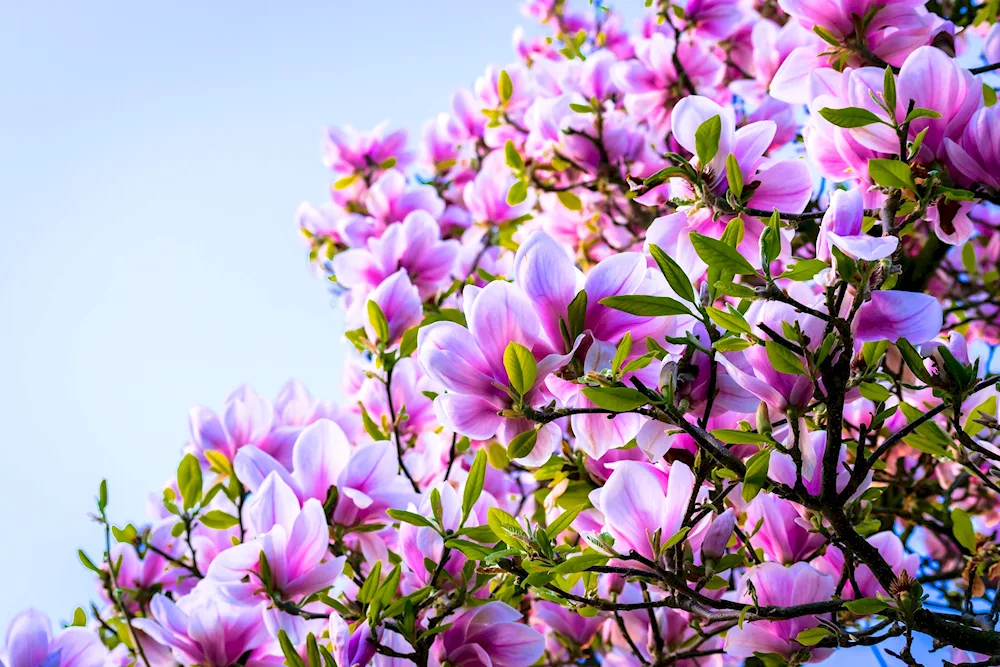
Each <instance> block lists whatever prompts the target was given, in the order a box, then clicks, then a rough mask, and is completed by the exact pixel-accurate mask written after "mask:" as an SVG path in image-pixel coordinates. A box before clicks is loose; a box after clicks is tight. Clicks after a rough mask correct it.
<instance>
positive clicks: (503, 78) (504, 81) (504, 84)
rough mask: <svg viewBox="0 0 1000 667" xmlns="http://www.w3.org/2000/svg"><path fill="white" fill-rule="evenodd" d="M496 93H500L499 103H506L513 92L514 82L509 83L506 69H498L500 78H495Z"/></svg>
mask: <svg viewBox="0 0 1000 667" xmlns="http://www.w3.org/2000/svg"><path fill="white" fill-rule="evenodd" d="M497 93H499V95H500V103H501V104H507V102H509V101H510V96H511V95H513V94H514V84H513V83H511V80H510V75H509V74H507V70H505V69H502V70H500V78H499V79H498V80H497Z"/></svg>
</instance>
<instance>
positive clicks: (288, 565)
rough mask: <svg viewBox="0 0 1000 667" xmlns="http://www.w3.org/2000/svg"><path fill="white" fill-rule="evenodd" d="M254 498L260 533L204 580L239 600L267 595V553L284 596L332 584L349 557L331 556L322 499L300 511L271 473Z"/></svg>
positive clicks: (218, 561) (224, 556) (220, 560)
mask: <svg viewBox="0 0 1000 667" xmlns="http://www.w3.org/2000/svg"><path fill="white" fill-rule="evenodd" d="M269 487H271V488H269ZM272 489H273V491H272ZM251 503H255V505H254V506H253V507H252V508H249V509H248V511H247V514H248V516H251V517H255V518H256V517H261V516H263V517H264V520H263V521H260V520H259V519H256V523H257V525H256V526H255V527H256V532H257V537H256V538H255V539H253V540H250V541H248V542H244V543H242V544H238V545H236V546H234V547H232V548H231V549H227V550H226V551H224V552H223V553H221V554H219V556H217V557H216V558H215V560H213V561H212V564H211V566H209V568H208V573H207V575H206V579H205V580H204V582H203V583H202V584H201V585H204V583H205V582H208V583H210V584H212V585H213V586H216V587H217V588H218V590H219V591H221V592H222V594H223V595H225V596H226V597H227V598H228V599H230V600H232V601H233V602H236V603H239V604H253V603H254V601H258V600H259V601H263V600H267V599H268V597H267V596H266V595H265V594H264V593H263V591H261V581H260V578H259V577H260V571H259V567H258V563H259V561H260V558H261V556H262V555H263V556H264V557H265V558H266V559H267V563H268V566H269V568H270V570H271V582H272V586H273V590H275V591H277V594H278V595H280V596H282V598H283V599H287V600H293V599H299V598H302V597H305V596H307V595H311V594H313V593H315V592H317V591H321V590H323V589H325V588H329V587H330V586H331V585H333V582H334V581H335V580H336V579H337V577H339V576H340V573H341V572H342V571H343V568H344V557H343V556H338V557H336V558H331V557H329V555H328V553H327V546H328V544H329V541H330V532H329V529H328V527H327V523H326V513H325V512H324V511H323V504H322V503H321V502H320V501H318V500H316V499H315V498H310V499H309V500H307V501H305V503H304V504H303V505H302V508H301V510H299V509H298V507H297V505H298V500H297V499H296V498H295V492H294V491H292V489H291V488H290V487H289V486H288V485H287V484H285V482H283V481H282V480H281V478H280V477H279V476H278V474H277V473H271V474H270V475H268V477H267V479H265V480H264V484H263V485H262V487H261V489H260V490H259V491H258V494H257V495H255V496H254V498H253V499H252V500H251ZM248 504H249V503H248ZM272 521H273V523H272V525H270V526H268V525H267V523H270V522H272ZM265 528H266V531H265V532H261V530H262V529H265Z"/></svg>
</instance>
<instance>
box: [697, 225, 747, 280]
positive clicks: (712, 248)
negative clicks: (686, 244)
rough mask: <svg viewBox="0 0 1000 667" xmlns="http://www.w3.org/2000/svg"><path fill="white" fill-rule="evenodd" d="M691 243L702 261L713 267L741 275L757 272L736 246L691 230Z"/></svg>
mask: <svg viewBox="0 0 1000 667" xmlns="http://www.w3.org/2000/svg"><path fill="white" fill-rule="evenodd" d="M691 244H692V245H693V246H694V249H695V252H697V253H698V256H699V257H701V259H702V261H703V262H705V263H706V264H708V265H709V266H710V267H712V268H714V269H719V270H721V271H723V272H727V273H735V274H739V275H743V276H749V275H754V274H756V273H757V269H755V268H753V266H752V265H751V264H750V262H748V261H747V259H746V257H744V256H743V255H741V254H740V253H739V251H738V250H736V248H734V247H732V246H730V245H727V244H726V243H723V242H722V241H719V240H718V239H713V238H711V237H708V236H704V235H702V234H699V233H698V232H691Z"/></svg>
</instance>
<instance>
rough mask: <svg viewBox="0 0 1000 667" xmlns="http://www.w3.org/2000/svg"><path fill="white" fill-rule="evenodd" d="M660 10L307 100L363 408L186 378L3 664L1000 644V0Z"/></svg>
mask: <svg viewBox="0 0 1000 667" xmlns="http://www.w3.org/2000/svg"><path fill="white" fill-rule="evenodd" d="M581 5H583V3H581ZM646 5H647V7H649V10H648V12H647V14H646V16H645V18H644V19H643V20H642V22H641V23H640V24H639V25H637V26H635V28H634V29H633V30H627V29H626V26H624V25H623V21H622V19H621V18H620V17H619V16H618V15H617V14H615V13H614V12H613V11H611V10H609V9H608V8H606V7H605V6H603V4H602V3H601V2H596V3H591V4H590V5H589V6H586V5H584V6H581V7H579V8H575V7H571V6H569V3H568V2H566V1H565V0H530V1H529V2H528V3H527V5H526V6H525V13H526V14H527V15H529V16H531V17H534V18H536V19H537V20H538V21H540V22H541V23H542V24H543V26H545V27H546V28H547V29H548V30H549V34H548V35H547V36H543V37H529V36H527V35H526V33H524V32H520V31H519V32H518V33H517V34H516V35H515V39H514V46H515V50H516V53H517V61H516V62H514V63H512V64H509V65H507V66H506V67H503V68H494V67H491V68H488V69H487V70H486V72H485V73H484V74H483V76H482V77H480V78H479V79H478V80H477V81H476V82H475V83H474V85H473V86H472V88H471V89H460V90H458V91H457V92H456V93H455V95H454V98H453V100H452V105H451V109H450V110H449V111H447V112H443V113H441V114H440V115H439V116H438V117H437V118H435V119H433V120H432V121H430V122H429V123H428V124H427V125H426V127H425V128H424V131H423V133H422V136H421V139H420V142H419V144H418V145H417V146H413V145H411V144H410V143H409V142H408V139H407V136H406V134H405V133H404V132H402V131H390V130H389V129H388V128H386V127H385V126H378V127H376V128H375V129H374V130H372V131H370V132H364V131H357V130H354V129H351V128H343V129H330V130H329V131H328V132H327V133H326V136H325V139H324V144H323V158H324V162H325V164H326V165H327V167H328V168H329V169H330V170H331V171H332V172H333V181H334V182H333V185H332V188H331V198H330V201H328V202H326V203H324V204H322V205H320V206H311V205H308V204H304V205H302V207H301V208H300V209H299V212H298V216H297V217H298V225H299V229H300V231H301V234H302V236H303V238H304V240H305V242H306V244H307V245H308V247H309V259H310V264H311V266H312V267H313V268H314V270H315V272H316V274H317V275H318V276H319V277H321V278H324V279H326V280H327V281H328V282H329V284H330V285H331V289H332V291H333V293H334V295H335V298H336V301H337V303H338V306H339V307H341V308H342V309H343V311H344V313H345V319H346V322H347V331H346V339H347V341H349V343H350V345H352V346H353V347H354V348H355V349H356V351H357V354H356V355H353V354H352V358H351V359H350V360H349V361H348V364H347V366H348V369H347V372H346V374H345V378H344V381H343V393H344V395H345V396H347V397H348V400H347V401H345V402H344V404H343V405H336V404H333V403H328V402H324V401H320V400H317V399H316V398H314V397H313V396H312V395H311V394H310V393H309V392H308V391H307V390H306V389H305V388H304V387H302V386H301V385H299V384H297V383H294V382H293V383H289V384H288V385H286V386H285V387H284V388H283V389H282V390H281V392H280V393H279V394H278V395H277V396H276V397H275V398H274V400H271V399H268V398H265V397H262V396H260V395H258V394H257V393H256V392H254V390H252V389H251V388H249V387H242V388H240V389H238V390H236V391H235V392H234V393H233V394H231V395H230V396H229V397H228V399H226V401H225V403H224V405H223V407H222V409H221V410H220V411H219V412H216V411H213V410H211V409H209V408H195V409H194V410H192V412H191V414H190V443H189V445H188V446H187V447H186V449H185V452H184V455H183V459H182V460H181V463H180V465H179V467H178V469H177V472H176V476H175V477H174V478H172V479H171V480H170V482H169V483H168V484H167V485H166V488H165V489H164V490H163V492H162V494H157V495H156V496H155V497H154V498H153V499H152V500H151V502H150V513H151V518H150V519H149V521H148V522H147V523H140V524H128V525H126V526H124V527H119V526H113V525H111V523H110V522H109V521H108V518H107V514H106V508H107V504H108V490H107V487H106V485H104V484H102V485H101V489H100V493H99V496H98V499H97V509H98V512H97V513H96V514H95V518H96V520H97V521H98V523H99V524H100V525H101V526H102V529H103V530H104V533H105V536H106V548H105V550H104V553H103V555H102V557H101V558H92V557H91V556H88V555H87V554H85V553H83V552H81V553H80V557H81V560H82V562H83V564H84V565H85V566H86V567H87V568H88V569H90V570H91V571H92V572H93V574H94V576H95V579H96V581H97V582H98V593H97V595H98V597H99V600H98V601H97V602H95V603H94V604H92V605H91V606H90V608H89V609H88V610H84V609H83V608H80V609H78V610H77V611H76V613H75V614H74V617H73V620H72V622H71V624H70V625H68V627H65V628H63V629H61V630H59V631H58V632H55V633H53V630H52V627H51V625H50V622H49V620H48V619H47V618H45V617H44V616H43V615H41V614H40V613H38V612H36V611H32V610H29V611H26V612H24V613H23V614H21V615H20V616H18V617H17V618H16V619H15V621H14V622H13V624H12V625H11V627H10V629H9V631H8V633H7V639H6V649H5V652H4V653H3V654H2V657H0V659H2V660H3V664H5V665H7V667H37V666H38V665H45V666H46V667H56V666H62V667H91V666H97V665H132V664H137V665H143V666H147V667H158V666H159V665H173V664H177V663H180V664H183V665H203V666H210V667H222V666H228V665H280V664H285V665H292V666H294V667H305V666H308V667H328V666H331V665H339V667H367V665H369V664H374V665H379V666H382V667H389V666H390V665H391V666H392V667H398V666H401V665H405V664H410V663H413V664H416V665H419V666H420V667H426V666H428V665H443V664H450V665H454V666H456V667H466V666H468V667H471V666H473V665H487V666H496V667H529V666H530V665H535V664H548V665H570V664H586V665H598V664H604V665H609V666H612V667H626V666H627V667H639V666H646V665H658V666H659V665H664V666H665V665H680V666H684V667H689V666H690V667H693V666H695V665H702V666H706V665H707V666H711V667H723V666H728V665H737V664H747V665H755V666H760V665H766V666H768V667H772V666H774V667H777V666H781V665H799V664H802V663H804V662H814V661H819V660H822V659H824V658H825V657H826V656H828V655H830V654H831V653H832V652H833V651H835V650H836V649H838V648H847V647H852V646H873V647H876V650H878V651H881V652H884V653H886V654H888V655H892V656H895V657H896V658H898V659H899V660H901V661H902V663H903V664H907V665H914V664H919V663H917V662H916V659H915V658H914V656H913V652H912V649H913V642H914V637H915V636H918V635H927V636H929V637H930V638H932V639H933V640H934V642H935V645H936V646H938V647H940V648H942V649H947V650H948V651H950V654H949V655H948V658H947V660H950V661H951V662H955V663H959V662H980V663H981V664H996V662H995V656H997V655H1000V632H997V631H996V630H995V626H996V624H997V622H998V621H1000V594H998V593H997V591H998V590H1000V546H998V545H997V542H996V535H997V525H998V524H1000V511H998V507H1000V504H998V501H1000V469H998V468H1000V422H998V419H997V417H998V396H997V388H996V385H997V381H998V376H996V375H992V374H990V372H989V370H988V369H989V366H990V363H989V362H990V361H991V360H992V354H993V351H994V350H995V348H996V346H997V344H998V343H1000V323H998V312H1000V274H998V258H1000V106H998V105H997V104H996V101H997V94H996V90H995V88H994V87H993V86H994V85H995V83H996V79H995V78H991V77H994V76H995V75H994V74H992V72H993V71H995V70H998V69H1000V64H998V63H997V61H998V60H1000V27H998V25H992V26H991V23H995V22H996V18H997V8H996V3H986V4H983V5H981V6H979V7H973V6H971V5H969V4H968V3H958V4H945V3H937V2H931V3H927V4H926V5H924V4H922V3H919V2H910V1H909V0H853V1H852V2H847V1H846V0H826V1H820V0H777V2H771V1H770V0H682V1H678V2H670V1H668V0H659V1H656V2H653V0H647V2H646ZM956 54H959V55H958V56H957V57H956ZM980 63H986V64H980ZM970 65H971V68H970ZM883 642H884V644H883ZM990 656H994V658H990ZM991 660H994V661H991Z"/></svg>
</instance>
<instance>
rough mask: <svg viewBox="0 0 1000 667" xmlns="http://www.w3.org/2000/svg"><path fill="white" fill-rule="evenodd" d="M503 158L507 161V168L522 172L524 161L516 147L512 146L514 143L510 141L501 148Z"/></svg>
mask: <svg viewBox="0 0 1000 667" xmlns="http://www.w3.org/2000/svg"><path fill="white" fill-rule="evenodd" d="M503 152H504V157H505V158H506V159H507V166H508V167H510V168H511V169H513V170H515V171H523V170H524V160H523V159H522V158H521V154H520V153H518V152H517V147H516V146H514V142H513V141H511V140H510V139H508V140H507V143H506V144H504V147H503Z"/></svg>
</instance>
